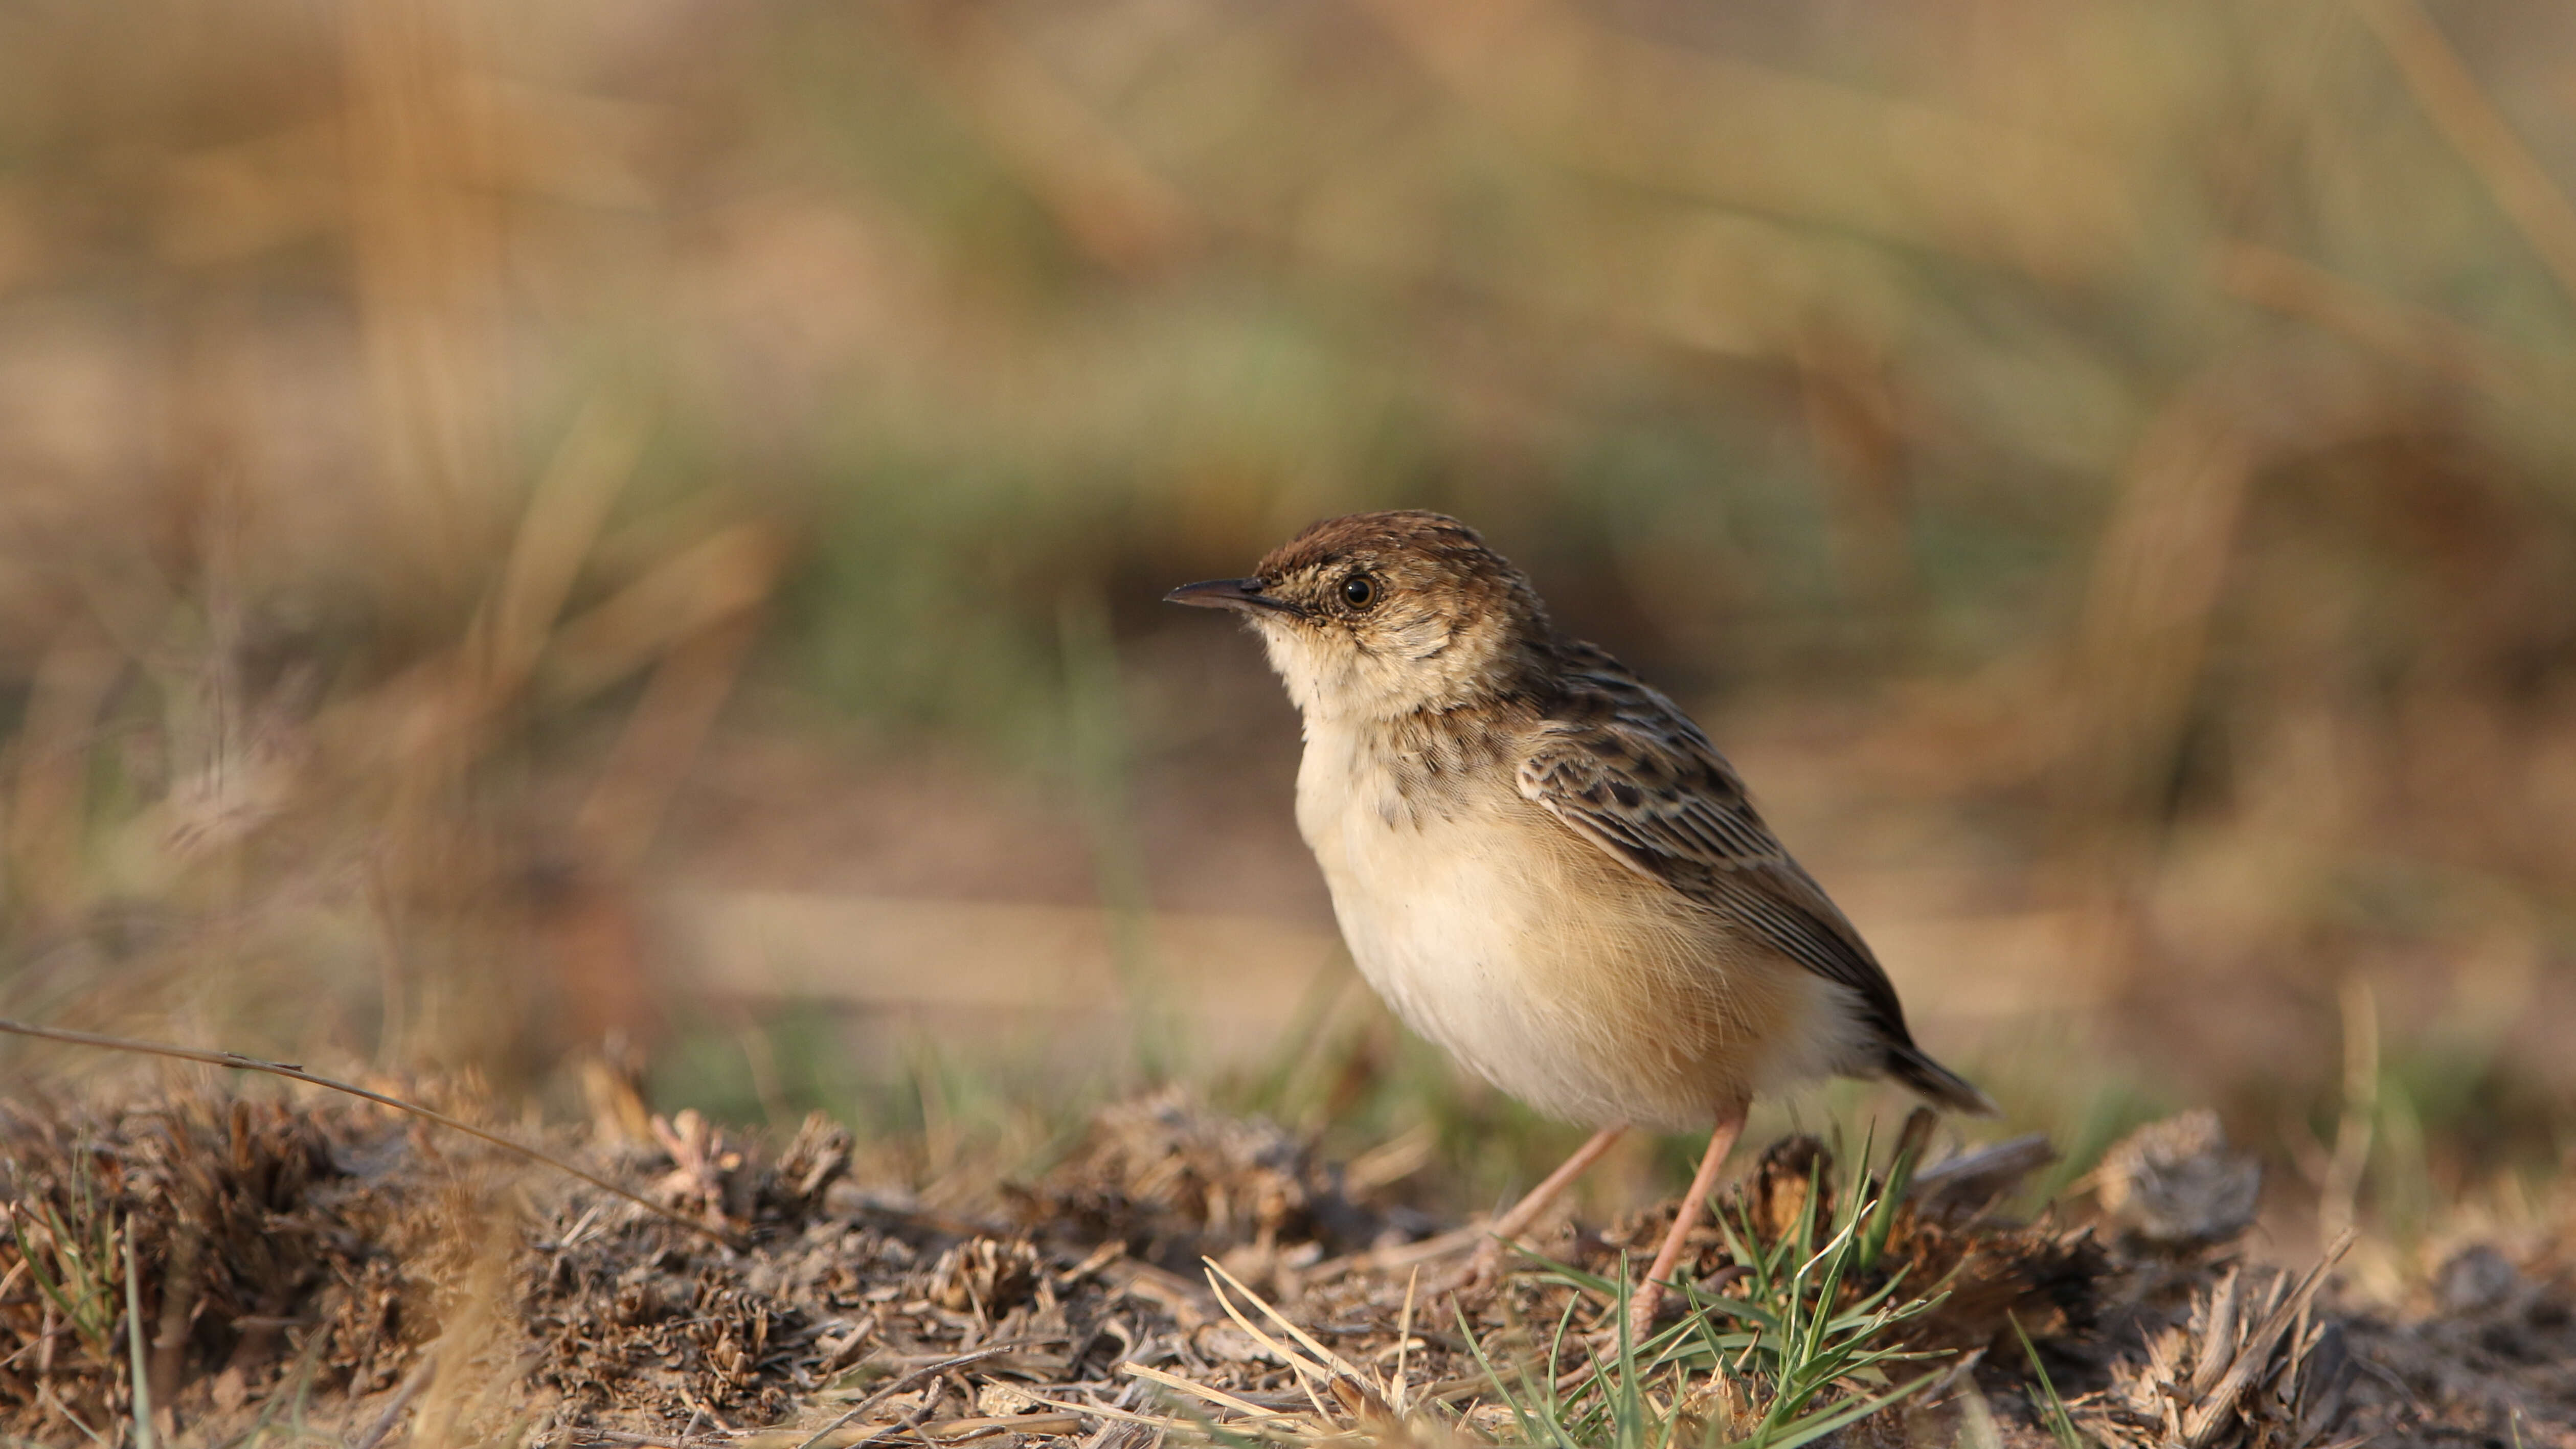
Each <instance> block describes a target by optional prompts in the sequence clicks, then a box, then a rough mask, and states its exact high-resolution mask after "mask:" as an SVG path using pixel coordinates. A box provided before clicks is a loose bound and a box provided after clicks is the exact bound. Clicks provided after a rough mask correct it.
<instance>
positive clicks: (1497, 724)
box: [1164, 509, 1996, 1339]
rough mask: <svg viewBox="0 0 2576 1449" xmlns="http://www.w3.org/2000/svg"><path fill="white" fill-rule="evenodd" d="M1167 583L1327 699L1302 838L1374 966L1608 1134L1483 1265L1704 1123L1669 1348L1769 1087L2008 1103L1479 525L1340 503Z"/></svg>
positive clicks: (1391, 996)
mask: <svg viewBox="0 0 2576 1449" xmlns="http://www.w3.org/2000/svg"><path fill="white" fill-rule="evenodd" d="M1164 597H1165V599H1166V600H1167V601H1169V602H1171V603H1175V604H1186V605H1192V606H1196V607H1201V608H1213V609H1224V610H1229V611H1232V612H1234V613H1236V614H1238V615H1240V616H1241V617H1242V618H1243V619H1244V620H1245V621H1247V622H1248V623H1249V624H1250V626H1251V628H1252V630H1253V631H1254V632H1255V633H1256V634H1258V635H1259V637H1260V640H1261V643H1262V646H1263V648H1264V651H1265V652H1266V654H1267V655H1268V658H1269V663H1270V666H1271V668H1272V670H1273V671H1274V672H1276V673H1277V674H1278V676H1279V678H1280V681H1281V683H1282V684H1283V685H1284V686H1285V687H1286V690H1287V692H1288V696H1289V698H1290V699H1291V700H1292V701H1293V702H1294V703H1295V705H1296V706H1297V710H1298V713H1299V715H1300V717H1301V720H1302V724H1303V735H1304V755H1303V758H1302V760H1301V762H1300V764H1299V766H1298V771H1297V790H1296V817H1297V825H1298V830H1299V833H1300V834H1302V835H1303V836H1304V838H1305V842H1306V844H1307V846H1308V847H1309V848H1310V849H1311V850H1312V851H1313V852H1314V856H1315V861H1316V864H1317V865H1318V866H1319V867H1320V868H1321V870H1322V873H1323V877H1324V882H1325V885H1326V887H1327V888H1328V890H1329V892H1330V894H1331V897H1332V904H1333V913H1334V917H1335V919H1336V921H1337V923H1338V924H1339V926H1340V928H1341V932H1342V937H1343V940H1344V942H1345V943H1346V944H1347V945H1348V946H1349V948H1350V954H1351V959H1352V961H1353V962H1354V963H1355V964H1356V965H1357V966H1358V968H1359V971H1360V974H1361V975H1362V976H1363V977H1365V978H1366V979H1367V981H1368V983H1369V984H1370V986H1372V987H1373V988H1374V989H1375V990H1376V991H1377V993H1378V995H1379V996H1380V997H1382V998H1383V999H1384V1000H1385V1001H1386V1002H1387V1004H1388V1005H1389V1006H1390V1007H1391V1008H1393V1010H1394V1012H1395V1014H1396V1015H1397V1016H1398V1017H1399V1018H1401V1019H1402V1020H1403V1021H1404V1022H1405V1024H1406V1025H1407V1026H1409V1027H1411V1028H1412V1029H1413V1030H1414V1031H1415V1032H1417V1033H1419V1034H1420V1035H1422V1036H1423V1037H1426V1038H1428V1039H1429V1040H1430V1041H1432V1042H1434V1043H1436V1044H1437V1045H1439V1046H1441V1047H1443V1048H1445V1049H1446V1050H1447V1051H1448V1053H1449V1054H1450V1055H1451V1056H1452V1057H1453V1058H1455V1059H1456V1060H1457V1061H1458V1062H1459V1063H1460V1064H1461V1065H1462V1066H1464V1067H1465V1068H1466V1069H1467V1070H1469V1071H1470V1072H1473V1073H1474V1074H1476V1075H1478V1076H1481V1077H1483V1078H1484V1079H1485V1080H1486V1081H1488V1082H1490V1083H1492V1084H1493V1085H1494V1086H1495V1087H1497V1088H1499V1089H1500V1090H1502V1091H1503V1092H1505V1093H1507V1094H1509V1095H1511V1096H1513V1097H1516V1098H1518V1099H1520V1100H1521V1101H1522V1102H1524V1103H1526V1104H1528V1105H1529V1106H1530V1107H1532V1108H1534V1109H1536V1110H1537V1111H1538V1112H1540V1113H1541V1114H1543V1115H1546V1116H1551V1117H1555V1118H1557V1119H1560V1120H1564V1121H1568V1122H1572V1123H1576V1124H1580V1125H1585V1126H1590V1127H1592V1128H1594V1129H1595V1131H1594V1133H1593V1135H1592V1137H1591V1138H1590V1139H1588V1140H1587V1141H1586V1142H1585V1143H1584V1144H1583V1145H1582V1146H1581V1147H1580V1148H1578V1149H1577V1150H1576V1151H1575V1152H1574V1154H1573V1155H1572V1156H1571V1157H1569V1158H1568V1159H1567V1160H1566V1162H1565V1163H1564V1165H1563V1166H1561V1167H1559V1168H1557V1169H1556V1170H1555V1171H1554V1172H1551V1173H1550V1174H1548V1176H1547V1177H1546V1178H1544V1179H1543V1180H1541V1181H1540V1182H1539V1184H1538V1185H1537V1186H1535V1187H1534V1188H1532V1189H1531V1190H1530V1191H1529V1192H1528V1193H1527V1194H1526V1195H1524V1196H1523V1197H1522V1198H1521V1200H1520V1201H1519V1202H1518V1203H1516V1204H1515V1205H1514V1206H1513V1207H1512V1208H1511V1209H1509V1210H1508V1211H1506V1212H1505V1213H1503V1214H1502V1215H1501V1216H1500V1217H1498V1218H1495V1219H1493V1220H1492V1221H1491V1222H1490V1223H1488V1224H1487V1231H1486V1233H1485V1234H1484V1235H1483V1238H1482V1246H1481V1247H1480V1249H1479V1252H1478V1255H1477V1263H1476V1267H1475V1270H1474V1272H1473V1274H1472V1275H1471V1277H1472V1280H1478V1281H1482V1282H1486V1283H1490V1282H1491V1281H1492V1278H1493V1275H1494V1271H1495V1269H1496V1267H1497V1266H1498V1265H1499V1259H1500V1251H1501V1246H1502V1244H1503V1243H1506V1242H1508V1241H1510V1240H1512V1239H1513V1238H1515V1237H1516V1236H1518V1235H1519V1234H1520V1233H1522V1232H1524V1231H1526V1230H1527V1229H1528V1228H1529V1227H1530V1226H1531V1225H1532V1224H1533V1223H1535V1222H1536V1221H1537V1220H1538V1218H1539V1217H1540V1215H1541V1214H1543V1213H1544V1212H1545V1211H1546V1209H1547V1207H1548V1206H1549V1204H1550V1203H1551V1202H1553V1201H1554V1199H1555V1198H1556V1197H1557V1196H1558V1195H1559V1194H1561V1193H1562V1192H1563V1191H1564V1190H1565V1188H1566V1187H1567V1186H1568V1185H1569V1184H1571V1183H1572V1182H1573V1181H1574V1180H1575V1179H1576V1178H1577V1177H1579V1176H1580V1175H1581V1174H1582V1172H1583V1171H1584V1169H1586V1168H1587V1167H1589V1166H1591V1165H1592V1164H1593V1163H1594V1162H1595V1161H1597V1160H1598V1159H1599V1158H1600V1157H1601V1156H1602V1154H1603V1153H1605V1152H1607V1151H1608V1150H1609V1149H1610V1147H1611V1146H1612V1144H1613V1143H1615V1142H1616V1141H1617V1140H1618V1138H1619V1137H1620V1135H1621V1134H1622V1133H1624V1132H1626V1131H1628V1130H1630V1129H1633V1128H1651V1129H1660V1130H1667V1131H1686V1130H1701V1129H1704V1130H1706V1131H1708V1133H1709V1139H1708V1146H1707V1149H1706V1151H1705V1152H1703V1153H1702V1155H1701V1158H1700V1161H1699V1165H1698V1168H1697V1170H1696V1172H1695V1173H1694V1175H1693V1177H1692V1181H1691V1185H1690V1190H1689V1193H1688V1195H1687V1196H1685V1197H1684V1198H1683V1200H1682V1203H1681V1208H1680V1210H1679V1212H1678V1213H1677V1214H1676V1215H1675V1217H1674V1220H1673V1223H1672V1226H1671V1228H1670V1229H1669V1230H1668V1231H1667V1232H1666V1234H1665V1235H1664V1238H1663V1240H1662V1242H1661V1244H1660V1246H1659V1247H1658V1249H1657V1251H1656V1253H1655V1256H1654V1259H1653V1262H1652V1265H1651V1266H1650V1267H1649V1268H1648V1269H1647V1271H1646V1274H1645V1277H1644V1279H1643V1280H1642V1281H1641V1282H1640V1283H1639V1284H1638V1286H1637V1289H1636V1291H1635V1293H1634V1295H1633V1296H1632V1298H1631V1300H1630V1313H1631V1325H1632V1328H1633V1329H1634V1330H1635V1331H1636V1333H1637V1335H1638V1337H1639V1338H1640V1339H1642V1338H1643V1336H1644V1334H1645V1332H1646V1331H1647V1330H1648V1329H1650V1328H1651V1327H1652V1326H1653V1325H1654V1323H1655V1321H1656V1317H1657V1312H1658V1309H1659V1307H1660V1306H1661V1303H1662V1294H1663V1291H1664V1287H1665V1285H1666V1283H1667V1280H1668V1279H1669V1278H1670V1276H1671V1274H1672V1271H1673V1268H1674V1265H1675V1263H1676V1262H1678V1261H1679V1258H1680V1255H1681V1250H1682V1244H1683V1241H1684V1240H1685V1239H1686V1238H1687V1237H1688V1236H1689V1234H1690V1232H1691V1230H1692V1229H1693V1228H1694V1227H1696V1226H1697V1225H1698V1222H1699V1220H1700V1217H1701V1214H1702V1213H1703V1212H1704V1210H1705V1204H1706V1202H1707V1199H1708V1197H1709V1195H1710V1193H1711V1192H1712V1191H1714V1189H1715V1187H1716V1183H1717V1177H1718V1173H1719V1170H1720V1168H1721V1166H1722V1165H1723V1164H1724V1162H1725V1160H1726V1158H1727V1155H1728V1154H1729V1152H1731V1151H1732V1149H1733V1147H1734V1145H1735V1141H1736V1138H1737V1137H1738V1136H1739V1135H1740V1134H1741V1133H1742V1131H1743V1128H1744V1121H1745V1114H1746V1111H1747V1110H1748V1108H1749V1107H1750V1105H1751V1104H1752V1102H1753V1100H1754V1099H1755V1097H1756V1096H1757V1095H1764V1094H1769V1093H1773V1092H1777V1091H1780V1090H1783V1089H1786V1088H1790V1087H1793V1086H1796V1085H1798V1084H1800V1083H1803V1082H1806V1081H1810V1080H1814V1079H1817V1078H1821V1077H1827V1076H1836V1075H1844V1076H1859V1077H1886V1078H1893V1079H1894V1080H1896V1081H1897V1082H1900V1083H1902V1084H1903V1085H1904V1086H1906V1087H1908V1088H1910V1089H1911V1090H1913V1091H1914V1092H1915V1093H1917V1094H1918V1095H1920V1096H1922V1097H1923V1098H1925V1099H1926V1100H1928V1101H1929V1102H1931V1103H1933V1104H1935V1105H1937V1106H1941V1107H1946V1108H1950V1109H1954V1110H1957V1111H1961V1112H1967V1113H1972V1114H1977V1115H1993V1114H1994V1113H1995V1110H1996V1109H1995V1105H1994V1103H1993V1102H1992V1101H1991V1100H1990V1099H1989V1098H1988V1097H1987V1096H1986V1095H1985V1094H1984V1093H1983V1092H1981V1091H1979V1090H1978V1089H1977V1088H1976V1087H1975V1086H1973V1085H1971V1084H1970V1083H1969V1082H1968V1081H1967V1080H1966V1079H1965V1078H1963V1077H1961V1076H1959V1075H1958V1074H1957V1073H1955V1072H1952V1071H1951V1070H1949V1069H1948V1068H1946V1067H1944V1066H1942V1065H1941V1064H1940V1063H1938V1062H1936V1061H1934V1060H1933V1059H1932V1058H1931V1057H1930V1056H1929V1055H1927V1054H1926V1053H1925V1052H1924V1051H1923V1049H1922V1048H1920V1047H1918V1046H1917V1045H1915V1042H1914V1038H1913V1036H1912V1034H1911V1033H1910V1032H1909V1031H1908V1030H1907V1028H1906V1024H1905V1010H1904V1007H1903V1006H1902V1005H1901V1004H1900V1003H1899V1001H1898V1000H1897V995H1896V988H1895V987H1894V985H1893V984H1891V983H1890V981H1889V980H1888V976H1887V972H1886V971H1885V970H1884V969H1883V968H1882V967H1881V966H1880V965H1879V962H1878V958H1877V957H1876V956H1875V955H1874V954H1872V953H1871V951H1870V948H1869V946H1868V945H1867V944H1866V943H1865V942H1864V941H1863V940H1862V939H1861V935H1860V932H1859V931H1858V930H1856V929H1855V928H1854V927H1853V925H1852V923H1851V921H1850V919H1849V918H1848V917H1846V916H1845V915H1844V914H1843V913H1842V911H1841V910H1840V909H1838V908H1837V907H1836V906H1835V905H1834V903H1833V901H1832V899H1831V898H1830V897H1828V896H1827V895H1826V894H1825V891H1824V888H1823V887H1822V886H1820V885H1818V884H1817V883H1816V881H1815V878H1814V877H1812V876H1810V875H1809V874H1808V873H1807V872H1806V871H1805V870H1804V869H1803V868H1801V867H1800V866H1799V864H1798V862H1797V861H1796V860H1795V859H1793V858H1792V857H1791V856H1790V854H1789V852H1788V851H1787V849H1786V848H1784V847H1783V846H1782V845H1781V843H1780V840H1779V837H1778V836H1776V835H1774V834H1773V833H1772V831H1771V828H1770V827H1769V826H1768V825H1767V824H1765V823H1764V822H1763V819H1762V817H1761V815H1760V814H1759V813H1758V812H1757V811H1756V810H1755V809H1754V806H1753V802H1752V800H1751V798H1750V797H1749V796H1748V795H1747V793H1746V790H1745V786H1744V782H1743V780H1742V779H1741V777H1739V776H1738V775H1737V773H1736V771H1735V768H1734V767H1733V766H1732V765H1730V764H1729V763H1728V762H1727V760H1726V758H1725V756H1723V755H1721V754H1719V753H1718V751H1717V749H1716V747H1715V746H1713V745H1712V744H1710V743H1709V740H1708V736H1707V735H1705V734H1703V733H1702V732H1701V731H1700V728H1699V726H1697V725H1696V724H1694V723H1692V722H1691V719H1690V717H1689V715H1687V714H1686V713H1684V712H1683V710H1682V709H1681V707H1680V706H1679V705H1676V704H1675V703H1673V701H1672V700H1671V699H1669V698H1667V697H1666V696H1664V695H1663V694H1661V693H1659V692H1657V691H1656V690H1655V689H1654V688H1652V687H1651V686H1649V685H1648V684H1646V682H1645V681H1644V680H1642V679H1640V678H1639V677H1638V676H1637V675H1636V674H1635V673H1634V672H1633V671H1631V670H1630V669H1628V668H1627V667H1626V666H1625V665H1623V664H1621V663H1620V662H1619V661H1618V660H1616V659H1614V658H1612V657H1611V656H1610V655H1609V654H1608V653H1607V652H1606V651H1604V650H1602V649H1600V648H1598V647H1596V646H1594V645H1592V644H1589V643H1586V642H1584V641H1582V640H1579V639H1576V638H1573V637H1571V636H1569V635H1567V634H1566V633H1564V632H1562V631H1561V630H1559V629H1558V628H1557V626H1556V624H1555V622H1554V621H1553V619H1552V618H1551V616H1550V615H1549V613H1548V610H1547V607H1546V605H1545V604H1544V603H1543V602H1542V601H1541V600H1540V598H1539V595H1538V592H1537V590H1536V589H1535V588H1534V587H1533V586H1532V585H1531V583H1530V581H1529V578H1528V577H1527V576H1526V575H1525V574H1523V573H1522V572H1521V570H1519V569H1518V568H1516V567H1514V566H1513V565H1512V564H1511V563H1510V562H1509V561H1508V560H1506V559H1505V558H1504V557H1503V556H1502V555H1500V554H1498V553H1496V552H1495V551H1494V550H1493V549H1491V548H1489V547H1487V546H1486V544H1485V541H1484V539H1483V538H1482V537H1481V536H1479V535H1478V534H1477V533H1476V531H1475V530H1474V529H1472V528H1469V527H1468V526H1467V525H1466V524H1464V523H1461V522H1459V521H1458V520H1457V519H1455V518H1451V517H1448V516H1447V515H1444V514H1439V513H1431V512H1424V511H1419V510H1410V509H1407V510H1395V511H1388V512H1374V513H1356V514H1351V515H1348V516H1345V517H1339V518H1328V519H1325V520H1323V521H1321V522H1318V523H1315V524H1312V525H1310V526H1309V527H1307V528H1306V529H1305V530H1304V531H1303V532H1301V533H1299V534H1297V536H1296V537H1294V538H1292V539H1290V540H1288V541H1287V542H1286V543H1284V544H1281V545H1280V546H1279V547H1277V548H1275V549H1273V550H1272V551H1271V552H1270V553H1269V554H1268V556H1266V557H1264V558H1263V559H1262V560H1261V561H1260V563H1259V564H1258V565H1257V566H1256V567H1255V570H1254V572H1253V573H1252V574H1251V575H1250V576H1248V577H1244V578H1236V579H1212V580H1209V581H1207V582H1204V583H1195V584H1187V585H1184V586H1182V587H1180V588H1177V589H1174V590H1172V591H1171V592H1170V593H1168V594H1166V595H1165V596H1164Z"/></svg>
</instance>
